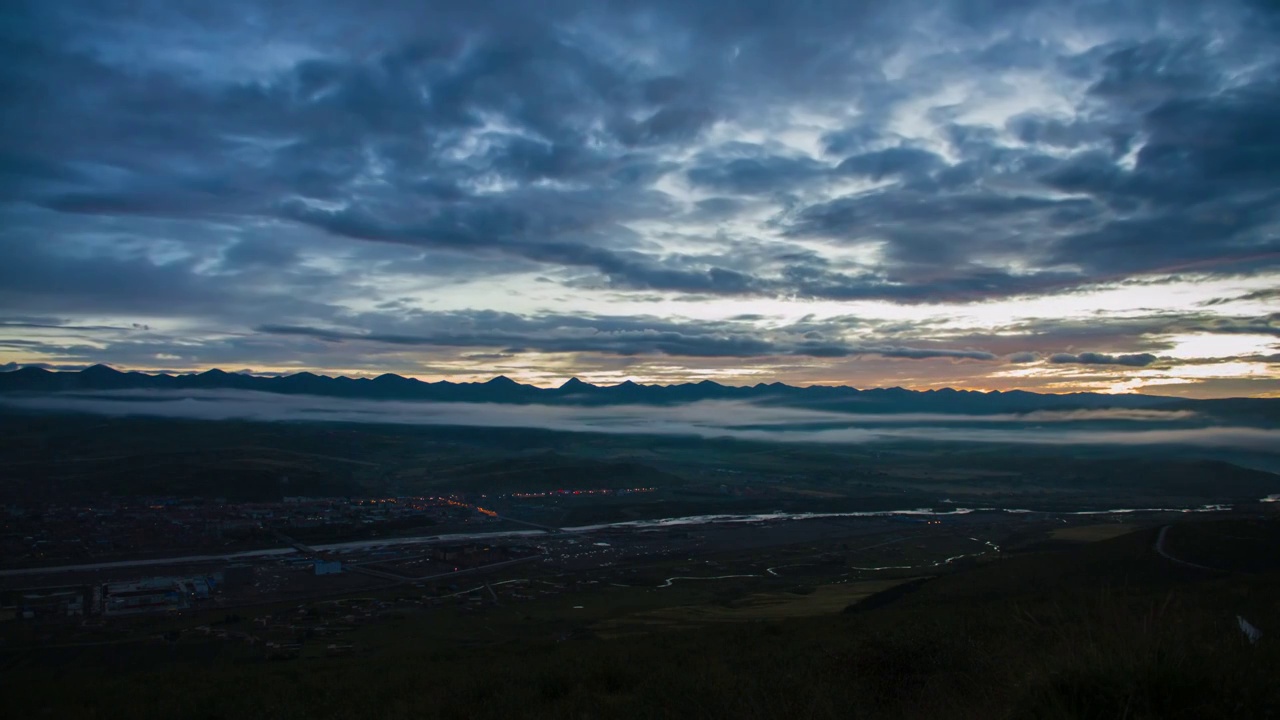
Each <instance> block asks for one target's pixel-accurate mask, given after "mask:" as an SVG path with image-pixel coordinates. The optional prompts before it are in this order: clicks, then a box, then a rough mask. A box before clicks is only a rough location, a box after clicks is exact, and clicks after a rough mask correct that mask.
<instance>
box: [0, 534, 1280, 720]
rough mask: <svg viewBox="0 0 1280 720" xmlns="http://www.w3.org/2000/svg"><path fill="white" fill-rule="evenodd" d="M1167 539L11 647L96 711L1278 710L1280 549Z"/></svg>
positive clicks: (62, 707)
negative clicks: (219, 631)
mask: <svg viewBox="0 0 1280 720" xmlns="http://www.w3.org/2000/svg"><path fill="white" fill-rule="evenodd" d="M1196 532H1199V531H1198V530H1192V531H1188V533H1187V534H1186V535H1184V538H1186V539H1194V538H1195V537H1196V535H1195V533H1196ZM1247 534H1248V533H1241V534H1240V535H1241V536H1244V535H1247ZM1266 537H1269V536H1266ZM1153 539H1154V532H1153V531H1142V532H1139V533H1134V534H1130V535H1125V536H1122V537H1119V538H1114V539H1111V540H1105V541H1101V542H1097V543H1092V544H1087V545H1079V546H1074V547H1072V548H1071V549H1068V550H1062V551H1057V552H1053V553H1036V554H1028V555H1024V556H1019V557H1015V558H1010V559H1005V560H1001V561H998V562H994V563H991V564H988V565H985V566H981V567H978V568H975V569H972V570H968V571H965V572H960V573H956V574H953V575H948V576H944V577H940V578H937V579H934V580H928V581H923V582H914V583H908V584H907V585H899V586H895V587H892V588H889V589H887V590H885V592H884V593H883V594H873V595H871V596H870V597H869V598H867V599H865V600H862V601H861V602H860V603H857V604H854V605H852V606H850V608H849V609H847V610H845V611H839V610H838V609H837V607H838V605H839V604H838V603H837V604H832V603H830V602H828V601H829V600H831V599H833V598H838V597H841V596H842V594H843V596H845V597H848V598H850V599H851V600H853V601H856V600H857V599H858V598H859V597H861V596H862V595H865V593H861V594H860V593H858V592H856V591H853V590H849V591H837V590H830V589H822V588H819V589H817V590H816V591H814V592H813V593H812V596H813V597H812V598H811V599H808V600H804V599H803V598H804V597H805V596H806V595H807V594H808V593H807V592H806V591H803V590H800V591H797V592H796V593H795V594H796V595H797V597H798V598H801V599H800V600H798V601H796V602H789V601H785V600H779V599H778V598H776V597H775V598H773V599H772V600H770V599H767V598H766V599H763V600H762V599H761V598H758V597H756V598H749V599H748V600H747V601H746V602H745V603H742V604H740V605H739V606H738V609H736V610H735V609H734V608H732V607H730V606H728V605H724V606H722V607H721V609H719V610H714V609H707V610H704V611H701V612H694V611H692V610H680V609H679V608H678V607H677V608H673V609H668V610H661V611H654V610H652V609H644V608H640V607H639V606H637V607H635V608H622V607H621V606H619V610H618V612H619V613H620V614H619V615H618V616H617V617H614V618H612V619H604V620H593V621H591V622H590V623H588V624H585V625H584V624H578V625H576V626H574V625H572V624H568V623H567V621H562V622H565V623H566V624H565V625H564V627H566V628H573V627H576V630H575V631H572V632H567V633H561V634H560V635H559V636H558V637H557V638H549V637H547V636H546V635H545V634H544V633H542V632H541V630H542V629H545V628H544V627H543V626H542V625H539V624H538V623H537V621H536V620H535V618H533V617H528V618H526V620H524V621H523V622H526V623H529V625H528V627H529V628H531V629H530V630H528V631H527V632H523V633H522V632H521V631H520V630H519V629H518V628H519V627H520V625H519V622H521V621H518V619H512V620H511V621H510V623H509V624H497V623H496V621H494V624H493V625H489V623H490V622H491V621H490V620H486V619H483V617H476V618H475V619H473V620H470V621H465V620H464V621H460V622H459V623H456V624H454V625H452V626H451V632H456V633H458V634H459V635H458V638H459V639H458V640H455V641H453V642H450V643H447V644H442V643H441V642H440V641H439V639H438V638H439V637H440V635H439V633H440V632H441V629H440V628H437V627H435V626H434V624H433V623H435V622H438V621H435V620H432V619H431V618H430V617H418V616H407V617H404V618H402V619H400V620H398V621H392V623H391V625H390V626H388V627H385V628H382V629H378V630H373V629H371V630H370V633H371V634H369V635H368V636H366V638H365V640H366V644H365V649H364V650H362V652H361V654H359V655H357V656H353V657H346V658H313V659H301V660H293V661H287V662H267V661H262V660H254V659H251V658H250V654H249V653H248V652H247V651H242V650H236V649H228V648H227V647H226V646H225V645H222V646H200V645H186V644H182V643H179V644H177V645H173V646H169V647H165V646H163V645H159V646H156V645H154V644H153V645H145V644H135V645H117V646H107V647H86V648H74V649H66V650H63V651H48V652H50V653H53V652H61V653H62V654H60V655H57V656H53V655H40V654H31V655H25V656H17V657H19V658H20V659H10V660H8V662H7V667H6V668H5V680H6V683H7V684H8V686H9V687H11V688H19V690H18V692H16V693H14V692H12V691H11V692H10V693H9V696H8V697H7V699H6V702H7V705H8V707H9V709H10V710H11V711H12V712H14V713H15V714H16V715H17V716H53V717H80V718H100V717H157V718H160V717H179V716H190V717H200V718H216V717H228V718H230V717H274V718H339V717H368V718H420V717H450V718H470V717H563V718H584V717H735V718H779V717H812V718H850V717H867V718H898V717H948V718H1081V717H1084V718H1113V717H1126V718H1240V717H1251V718H1266V717H1275V716H1276V715H1275V713H1276V709H1277V708H1280V685H1277V684H1276V683H1275V682H1274V680H1275V677H1274V671H1275V668H1277V667H1280V643H1277V642H1275V641H1274V637H1272V636H1270V635H1269V636H1267V637H1264V638H1263V641H1262V642H1261V643H1260V644H1258V645H1256V646H1251V645H1249V644H1248V643H1247V642H1246V641H1245V640H1244V639H1243V636H1242V635H1241V634H1240V633H1239V631H1238V629H1237V628H1236V615H1237V614H1240V615H1244V616H1245V617H1247V618H1249V619H1250V621H1251V622H1253V623H1254V624H1255V625H1257V626H1258V627H1261V628H1262V629H1263V630H1264V632H1267V631H1271V632H1273V633H1274V632H1275V631H1274V630H1272V628H1280V602H1277V601H1278V600H1280V573H1278V572H1277V569H1276V565H1275V563H1274V561H1273V562H1272V563H1271V564H1270V565H1269V566H1268V567H1265V568H1255V569H1254V571H1252V572H1248V573H1240V572H1235V573H1231V572H1222V573H1216V572H1205V571H1199V570H1194V569H1190V568H1185V567H1180V566H1177V565H1173V564H1171V563H1169V562H1168V561H1166V560H1164V559H1163V558H1161V557H1159V556H1157V555H1156V554H1155V553H1154V551H1153V550H1152V541H1153ZM1239 552H1240V547H1239V546H1238V545H1232V546H1224V547H1217V548H1216V549H1215V548H1209V549H1207V550H1206V551H1205V552H1204V553H1203V556H1202V557H1201V559H1202V560H1205V561H1207V562H1214V561H1218V560H1224V559H1226V558H1227V557H1230V556H1234V555H1236V554H1237V553H1239ZM1215 553H1216V555H1215ZM783 607H790V608H799V609H798V610H795V611H794V612H791V611H782V610H779V608H783ZM803 608H807V610H806V609H803ZM531 612H532V611H531ZM699 616H702V617H704V618H710V620H709V621H707V622H703V623H698V622H696V619H697V618H698V617H699ZM673 618H675V619H678V622H676V621H673ZM650 620H656V621H661V622H654V623H652V624H651V627H653V628H654V629H653V630H652V631H651V632H645V633H640V634H637V633H635V632H618V631H619V630H621V629H629V630H634V629H635V628H636V627H637V624H642V623H644V622H646V621H650ZM486 627H487V628H488V630H486ZM664 627H665V628H666V629H665V630H664V629H663V628H664ZM533 628H540V629H539V630H537V631H535V630H534V629H533ZM468 638H469V640H468Z"/></svg>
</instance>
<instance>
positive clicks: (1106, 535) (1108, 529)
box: [1049, 523, 1133, 542]
mask: <svg viewBox="0 0 1280 720" xmlns="http://www.w3.org/2000/svg"><path fill="white" fill-rule="evenodd" d="M1130 532H1133V526H1132V525H1125V524H1124V523H1103V524H1099V525H1076V526H1074V527H1064V528H1057V529H1056V530H1054V531H1053V532H1051V533H1049V536H1050V537H1051V538H1053V539H1054V540H1069V541H1071V542H1098V541H1099V540H1110V539H1111V538H1114V537H1120V536H1121V535H1124V534H1126V533H1130Z"/></svg>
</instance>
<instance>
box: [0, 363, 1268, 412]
mask: <svg viewBox="0 0 1280 720" xmlns="http://www.w3.org/2000/svg"><path fill="white" fill-rule="evenodd" d="M119 390H169V391H183V390H249V391H256V392H266V393H280V394H290V395H317V396H323V397H342V398H358V399H370V400H423V401H435V402H485V403H510V404H559V405H622V404H633V405H634V404H649V405H674V404H683V403H690V402H697V401H700V400H750V401H753V402H760V403H768V404H776V405H784V406H797V407H811V408H823V409H829V410H836V411H842V412H862V413H899V412H941V413H956V414H977V415H981V414H992V413H1026V412H1034V411H1036V410H1073V409H1096V408H1126V409H1161V410H1165V409H1167V410H1177V409H1193V410H1197V411H1205V412H1210V413H1212V414H1230V415H1236V416H1238V415H1241V414H1244V415H1248V416H1251V419H1254V420H1260V421H1263V422H1266V423H1270V422H1275V421H1280V399H1262V398H1232V399H1222V400H1188V399H1184V398H1173V397H1159V396H1153V395H1136V394H1126V395H1109V394H1098V393H1070V394H1040V393H1032V392H1026V391H1022V390H1011V391H1004V392H1002V391H998V390H993V391H989V392H981V391H972V390H953V389H950V388H944V389H941V390H923V391H916V390H906V389H903V388H899V387H892V388H876V389H867V390H860V389H858V388H853V387H847V386H825V385H814V386H808V387H796V386H792V385H785V384H783V383H779V382H775V383H770V384H764V383H760V384H757V385H750V386H730V385H721V384H719V383H716V382H713V381H711V380H703V381H702V382H698V383H684V384H677V385H642V384H638V383H635V382H631V381H627V382H623V383H620V384H617V385H592V384H590V383H585V382H582V381H581V380H578V379H577V378H574V379H571V380H569V381H567V382H565V383H564V384H563V385H561V386H559V387H555V388H540V387H537V386H533V385H523V384H521V383H518V382H516V381H514V380H511V379H510V378H507V377H505V376H499V377H495V378H493V379H492V380H489V381H488V382H482V383H454V382H448V381H440V382H423V381H421V380H416V379H413V378H406V377H402V376H400V375H393V374H390V373H388V374H384V375H379V376H378V377H375V378H349V377H341V376H339V377H330V376H325V375H316V374H313V373H309V372H300V373H296V374H292V375H284V376H261V375H249V374H245V373H232V372H226V371H224V370H217V369H214V370H208V371H205V372H202V373H189V374H179V375H170V374H164V373H158V374H149V373H141V372H121V371H119V370H115V369H113V368H110V367H107V366H105V365H94V366H92V367H89V368H85V369H84V370H79V371H61V372H58V371H50V370H45V369H42V368H37V367H24V368H21V369H18V370H12V371H9V372H2V373H0V393H56V392H81V393H83V392H98V391H119Z"/></svg>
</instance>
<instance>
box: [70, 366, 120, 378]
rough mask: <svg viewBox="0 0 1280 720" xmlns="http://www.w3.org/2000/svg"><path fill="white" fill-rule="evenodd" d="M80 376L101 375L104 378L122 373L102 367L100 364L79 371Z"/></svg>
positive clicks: (111, 368) (108, 367)
mask: <svg viewBox="0 0 1280 720" xmlns="http://www.w3.org/2000/svg"><path fill="white" fill-rule="evenodd" d="M80 374H81V375H101V376H103V377H106V376H111V375H123V374H124V373H122V372H120V371H119V370H116V369H115V368H113V367H110V366H108V365H103V364H102V363H98V364H97V365H90V366H89V367H87V368H85V369H84V370H81V371H80Z"/></svg>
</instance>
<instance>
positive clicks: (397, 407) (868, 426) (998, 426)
mask: <svg viewBox="0 0 1280 720" xmlns="http://www.w3.org/2000/svg"><path fill="white" fill-rule="evenodd" d="M0 407H8V408H12V409H21V410H35V411H51V412H76V413H92V414H100V415H109V416H126V415H146V416H156V417H173V418H189V419H202V420H255V421H277V422H279V421H311V422H354V423H396V424H409V425H454V426H474V427H508V428H534V429H542V430H557V431H566V432H597V433H600V432H603V433H617V434H655V435H696V436H701V437H707V438H726V437H727V438H738V439H743V440H755V441H778V442H816V443H867V442H878V441H905V440H927V441H935V442H945V441H952V442H972V443H1009V442H1013V443H1031V444H1045V445H1156V444H1177V445H1196V446H1202V447H1231V448H1248V449H1256V450H1271V449H1273V448H1276V447H1280V431H1277V430H1275V429H1265V428H1257V427H1245V426H1205V425H1203V424H1194V423H1195V421H1199V420H1202V419H1201V418H1199V417H1198V416H1197V415H1196V414H1195V413H1192V412H1189V411H1158V410H1123V409H1116V410H1107V409H1100V410H1074V411H1037V412H1032V413H1027V414H1023V415H1013V414H1005V415H981V416H973V415H947V414H934V413H901V414H896V415H884V414H854V413H842V412H831V411H824V410H808V409H802V408H789V407H775V406H766V405H759V404H755V403H751V402H747V401H726V400H705V401H700V402H694V403H689V404H686V405H677V406H656V407H655V406H648V405H615V406H607V407H566V406H548V405H500V404H490V403H438V402H407V401H394V400H353V399H342V398H328V397H316V396H308V395H277V394H271V393H259V392H250V391H239V390H218V391H183V392H176V391H136V390H130V391H116V392H95V393H64V394H55V395H43V396H26V397H19V396H7V397H0Z"/></svg>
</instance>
